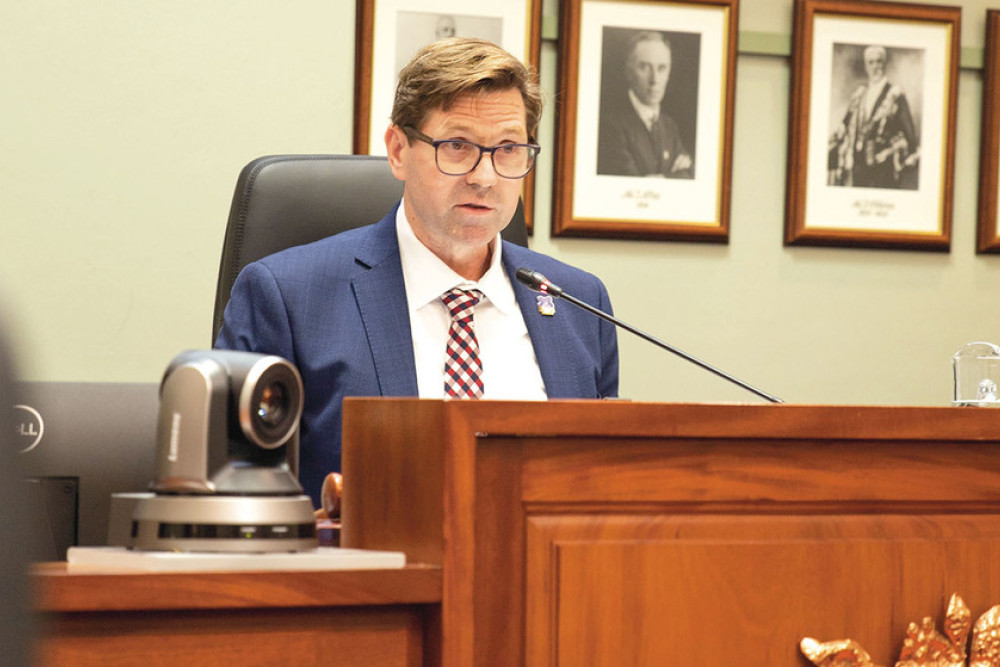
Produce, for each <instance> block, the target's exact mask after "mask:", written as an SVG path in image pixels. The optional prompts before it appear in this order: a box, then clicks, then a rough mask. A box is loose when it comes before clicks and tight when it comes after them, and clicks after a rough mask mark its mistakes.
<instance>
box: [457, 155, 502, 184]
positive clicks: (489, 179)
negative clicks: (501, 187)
mask: <svg viewBox="0 0 1000 667" xmlns="http://www.w3.org/2000/svg"><path fill="white" fill-rule="evenodd" d="M465 178H466V180H467V181H468V182H469V183H473V184H475V185H481V186H490V185H493V184H494V183H496V181H497V178H499V177H498V176H497V172H496V169H494V168H493V155H492V154H491V153H483V154H482V156H480V158H479V164H477V165H476V168H475V169H473V170H472V171H470V172H469V173H468V174H466V175H465Z"/></svg>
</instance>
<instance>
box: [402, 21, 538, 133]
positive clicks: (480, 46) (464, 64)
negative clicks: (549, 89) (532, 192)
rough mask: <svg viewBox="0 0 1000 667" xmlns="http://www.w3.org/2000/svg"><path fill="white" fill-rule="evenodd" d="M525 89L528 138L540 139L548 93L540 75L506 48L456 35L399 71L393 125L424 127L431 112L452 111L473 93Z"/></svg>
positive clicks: (439, 43) (425, 49)
mask: <svg viewBox="0 0 1000 667" xmlns="http://www.w3.org/2000/svg"><path fill="white" fill-rule="evenodd" d="M511 88H513V89H516V90H518V91H520V93H521V98H522V99H523V100H524V107H525V112H526V118H525V120H526V124H527V129H528V140H529V141H534V140H535V137H536V133H537V130H538V122H539V119H540V118H541V116H542V94H541V90H540V89H539V87H538V82H537V79H536V78H535V73H534V72H533V71H532V70H531V69H529V68H528V67H526V66H525V65H524V64H523V63H521V61H520V60H518V59H517V58H515V57H514V56H512V55H511V54H509V53H507V52H506V51H504V50H503V49H502V48H500V47H499V46H497V45H496V44H493V43H492V42H488V41H486V40H482V39H474V38H469V37H453V38H450V39H443V40H441V41H439V42H434V43H433V44H429V45H427V46H425V47H424V48H423V49H421V50H420V51H418V52H417V54H416V55H414V56H413V59H412V60H410V62H409V64H407V65H406V67H404V68H403V69H402V70H401V71H400V73H399V84H398V85H397V86H396V98H395V100H394V101H393V105H392V118H391V120H392V122H393V124H395V125H397V126H399V127H404V128H405V127H407V126H411V127H415V128H418V129H419V128H420V126H421V125H422V124H423V122H424V119H425V118H426V117H427V114H428V113H430V112H431V111H433V110H435V109H443V110H445V111H447V110H448V109H449V108H451V105H452V104H454V103H455V100H456V99H458V98H459V97H461V96H462V95H465V94H467V93H479V92H482V91H487V90H508V89H511Z"/></svg>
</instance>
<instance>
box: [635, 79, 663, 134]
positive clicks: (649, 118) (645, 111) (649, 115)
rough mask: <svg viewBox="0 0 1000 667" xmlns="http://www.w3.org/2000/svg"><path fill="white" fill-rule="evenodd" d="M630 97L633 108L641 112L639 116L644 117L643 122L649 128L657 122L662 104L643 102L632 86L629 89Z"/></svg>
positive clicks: (638, 112)
mask: <svg viewBox="0 0 1000 667" xmlns="http://www.w3.org/2000/svg"><path fill="white" fill-rule="evenodd" d="M628 99H629V101H631V102H632V108H634V109H635V112H636V113H637V114H639V118H641V119H642V122H643V123H645V124H646V127H647V128H649V126H651V125H652V124H653V123H655V122H656V120H657V118H659V117H660V105H658V104H656V105H650V104H643V102H642V101H641V100H640V99H639V98H638V97H636V94H635V93H633V92H632V89H631V88H630V89H629V91H628Z"/></svg>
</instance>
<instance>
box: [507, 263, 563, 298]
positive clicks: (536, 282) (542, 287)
mask: <svg viewBox="0 0 1000 667" xmlns="http://www.w3.org/2000/svg"><path fill="white" fill-rule="evenodd" d="M515 275H516V277H517V279H518V281H519V282H521V283H523V284H524V285H526V286H527V287H528V288H529V289H533V290H534V291H536V292H547V293H548V294H551V295H552V296H562V293H563V290H562V288H561V287H559V286H558V285H554V284H552V283H550V282H549V279H548V278H546V277H545V276H543V275H542V274H540V273H539V272H538V271H532V270H531V269H526V268H524V267H523V266H522V267H521V268H520V269H518V270H517V273H516V274H515Z"/></svg>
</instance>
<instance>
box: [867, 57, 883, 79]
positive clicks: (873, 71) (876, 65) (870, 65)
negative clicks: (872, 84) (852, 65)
mask: <svg viewBox="0 0 1000 667" xmlns="http://www.w3.org/2000/svg"><path fill="white" fill-rule="evenodd" d="M865 71H866V72H867V73H868V78H869V79H870V80H872V81H877V80H878V79H881V78H882V77H883V76H885V54H884V53H882V52H881V51H879V50H872V51H865Z"/></svg>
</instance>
